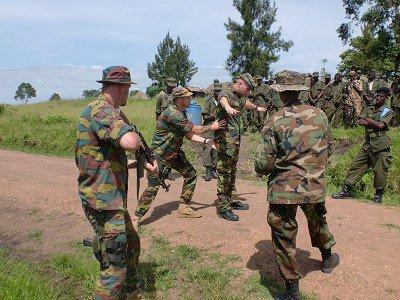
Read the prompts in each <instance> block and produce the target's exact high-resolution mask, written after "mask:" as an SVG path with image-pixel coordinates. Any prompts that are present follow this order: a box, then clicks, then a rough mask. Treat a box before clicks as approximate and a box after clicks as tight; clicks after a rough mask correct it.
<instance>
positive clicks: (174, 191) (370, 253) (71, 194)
mask: <svg viewBox="0 0 400 300" xmlns="http://www.w3.org/2000/svg"><path fill="white" fill-rule="evenodd" d="M76 174H77V172H76V168H75V165H74V162H73V160H70V159H62V158H53V157H45V156H38V155H29V154H24V153H20V152H12V151H5V150H0V208H1V209H0V245H3V246H9V247H13V248H16V249H20V250H24V251H26V252H27V254H29V255H30V256H31V257H33V258H41V257H43V256H44V255H47V254H50V253H53V252H54V251H60V248H62V245H63V244H65V243H71V242H74V241H78V240H80V239H81V238H82V237H83V236H86V235H90V234H91V228H90V227H89V224H88V222H86V220H85V218H84V216H83V213H82V209H81V207H80V201H79V200H78V197H77V191H76ZM132 175H133V173H132ZM133 177H134V176H131V180H130V186H131V195H130V199H135V196H134V195H133V190H134V188H133V187H134V184H135V182H134V179H133ZM142 185H143V184H142ZM180 186H181V180H176V182H173V184H172V188H171V191H170V192H169V193H168V194H167V193H164V192H160V194H159V196H158V197H157V199H156V203H155V204H154V206H153V208H152V209H151V210H150V211H149V213H148V215H147V216H146V218H145V219H144V220H143V224H145V225H144V226H146V227H147V228H151V230H152V231H153V232H154V234H158V233H163V234H165V235H167V236H168V239H169V240H171V241H172V242H174V243H186V244H191V245H194V246H198V247H202V248H205V249H210V250H212V251H218V252H221V253H230V254H236V255H239V256H241V257H242V258H243V260H242V266H243V269H244V270H245V272H247V273H248V274H252V273H255V272H260V273H261V274H267V275H270V276H272V277H275V278H278V279H279V278H280V277H279V274H278V270H277V267H276V264H275V261H274V259H273V253H272V245H271V235H270V231H269V227H268V224H267V222H266V212H267V203H266V200H265V195H266V190H265V188H263V187H258V186H255V185H253V184H251V183H249V182H246V181H239V182H238V185H237V187H238V191H239V193H241V195H242V197H243V198H245V199H246V201H247V203H249V204H250V208H251V209H250V210H249V211H245V212H239V215H240V218H241V220H240V222H235V223H234V222H227V221H224V220H221V219H219V218H217V216H216V213H215V208H214V206H213V203H214V201H215V200H216V184H215V182H212V183H206V182H204V181H203V180H202V179H201V178H199V181H198V186H197V189H196V193H195V196H194V202H195V204H194V207H196V208H198V209H199V210H200V211H201V213H202V214H203V218H201V219H199V220H181V219H177V218H176V217H175V212H174V210H175V209H176V207H177V204H176V202H172V201H174V200H176V199H178V194H179V191H180ZM133 207H134V203H133V201H132V200H131V203H130V210H131V211H132V210H133ZM327 207H328V222H329V226H330V229H331V231H332V233H333V234H334V236H335V238H336V241H337V245H336V246H335V247H334V250H335V251H336V252H338V253H340V255H341V258H342V263H341V265H340V266H339V267H338V268H337V269H336V270H335V271H334V272H333V273H332V274H330V275H325V274H322V273H321V272H320V271H319V264H320V261H319V259H320V256H319V252H318V250H317V249H314V248H312V247H311V245H310V241H309V237H308V232H307V225H306V222H305V218H304V216H303V215H302V213H301V212H299V214H298V221H299V232H298V239H297V246H298V252H297V257H298V261H299V265H300V268H301V271H302V274H303V275H304V278H303V279H302V281H301V287H302V289H303V290H304V291H306V292H308V293H315V294H317V295H318V296H319V297H320V298H321V299H337V298H339V299H398V298H399V297H400V276H399V270H400V229H399V228H400V227H399V226H400V211H399V209H392V208H387V207H383V206H378V205H373V204H364V203H360V202H356V201H350V200H348V201H347V200H346V201H334V200H331V199H328V200H327ZM35 238H36V239H38V238H39V239H40V238H41V239H42V243H36V242H35ZM143 244H144V247H146V245H147V244H148V241H147V240H146V238H145V239H144V241H143Z"/></svg>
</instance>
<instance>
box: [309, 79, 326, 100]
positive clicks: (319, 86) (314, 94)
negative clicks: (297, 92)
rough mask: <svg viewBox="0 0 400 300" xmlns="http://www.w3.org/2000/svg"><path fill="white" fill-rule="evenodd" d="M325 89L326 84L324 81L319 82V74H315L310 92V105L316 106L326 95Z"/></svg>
mask: <svg viewBox="0 0 400 300" xmlns="http://www.w3.org/2000/svg"><path fill="white" fill-rule="evenodd" d="M324 89H325V84H324V82H323V81H321V80H319V73H318V72H314V73H313V75H312V77H311V81H310V89H309V91H308V103H309V104H310V105H312V106H316V105H317V103H318V101H320V99H321V98H322V96H323V94H324Z"/></svg>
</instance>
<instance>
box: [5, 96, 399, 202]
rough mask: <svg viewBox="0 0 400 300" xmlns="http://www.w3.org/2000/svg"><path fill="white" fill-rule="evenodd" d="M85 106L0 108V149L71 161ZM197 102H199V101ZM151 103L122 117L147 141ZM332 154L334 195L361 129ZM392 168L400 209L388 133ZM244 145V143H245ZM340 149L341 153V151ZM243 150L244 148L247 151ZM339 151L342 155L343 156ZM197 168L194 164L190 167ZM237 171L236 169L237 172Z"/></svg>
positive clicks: (388, 198)
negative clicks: (69, 159) (77, 128)
mask: <svg viewBox="0 0 400 300" xmlns="http://www.w3.org/2000/svg"><path fill="white" fill-rule="evenodd" d="M88 103H89V101H88V100H79V99H78V100H71V101H52V102H43V103H38V104H31V105H18V106H0V147H1V148H4V149H12V150H20V151H24V152H29V153H36V154H44V155H52V156H63V157H73V155H74V144H75V131H76V122H77V119H78V116H79V114H80V113H81V111H82V110H83V108H84V107H85V105H87V104H88ZM200 103H203V102H202V101H201V100H200ZM154 107H155V101H154V100H129V101H128V104H127V105H126V107H124V108H123V111H124V113H125V114H126V115H127V117H128V118H129V119H130V120H131V122H132V123H133V124H135V125H136V126H137V128H138V129H139V130H140V131H142V133H143V135H144V136H145V138H146V140H147V141H148V142H149V141H150V140H151V137H152V134H153V132H154V128H155V115H154ZM333 134H334V138H335V143H336V146H337V148H338V149H337V150H338V152H337V154H335V155H334V156H333V157H332V158H331V160H330V165H329V168H328V171H327V182H328V192H329V193H332V192H336V191H337V190H338V189H339V188H340V185H341V184H342V183H343V180H344V176H345V174H346V170H347V169H348V167H349V166H350V163H351V160H352V159H353V158H354V156H355V155H356V153H357V151H358V150H359V148H360V147H361V143H362V141H363V137H364V131H363V129H362V128H361V127H357V128H354V129H344V128H339V129H334V130H333ZM390 136H391V138H392V140H393V147H392V155H393V164H392V167H391V169H390V172H389V176H388V188H387V192H386V194H385V196H384V203H385V204H387V205H400V197H398V193H399V192H400V187H399V180H398V176H397V174H398V173H399V172H400V161H399V158H400V132H399V131H397V130H395V129H392V130H391V132H390ZM245 139H246V141H247V143H248V144H249V146H248V147H249V148H250V149H248V150H249V152H247V151H246V153H250V156H252V155H254V153H255V147H256V144H257V143H258V137H257V135H253V134H247V135H246V137H245ZM246 141H245V142H246ZM343 147H345V148H344V150H343V149H341V148H343ZM185 148H186V151H187V152H188V153H187V156H188V158H189V159H191V160H196V158H197V159H198V157H199V155H197V154H196V153H195V151H194V149H193V147H185ZM246 150H247V149H246ZM342 150H343V151H342ZM194 165H195V166H197V167H199V166H200V165H199V162H197V163H194ZM240 167H245V168H247V169H248V170H246V171H247V172H246V173H247V174H251V175H250V176H248V177H245V178H248V179H255V177H254V175H253V174H254V172H253V167H252V163H251V157H249V161H248V163H245V164H241V165H240V166H239V168H240ZM239 171H240V170H239ZM373 194H374V189H373V174H372V172H370V173H369V174H368V175H366V176H364V178H363V179H362V180H361V182H360V183H359V184H358V185H357V189H356V191H355V194H354V197H356V198H358V199H362V200H363V201H371V199H372V197H373Z"/></svg>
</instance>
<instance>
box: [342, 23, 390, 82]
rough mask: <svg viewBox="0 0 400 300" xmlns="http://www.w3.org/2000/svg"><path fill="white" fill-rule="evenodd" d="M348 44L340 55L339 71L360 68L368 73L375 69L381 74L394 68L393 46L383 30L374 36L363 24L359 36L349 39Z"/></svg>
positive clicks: (346, 71)
mask: <svg viewBox="0 0 400 300" xmlns="http://www.w3.org/2000/svg"><path fill="white" fill-rule="evenodd" d="M350 46H351V48H350V49H348V50H346V51H344V52H343V53H342V54H341V55H340V58H341V59H342V61H341V62H340V64H339V71H340V72H345V73H348V72H349V71H351V70H361V71H362V72H363V73H364V74H368V73H369V72H370V71H371V70H376V71H378V72H379V73H382V74H389V73H391V71H393V70H394V68H395V63H394V60H393V57H394V52H395V49H394V48H395V47H394V44H393V41H392V40H391V37H390V36H388V35H387V34H386V32H385V31H382V32H379V33H378V34H377V35H376V36H375V35H374V34H373V32H372V30H371V29H370V27H369V26H365V27H364V28H362V34H361V35H360V36H358V37H355V38H352V39H351V40H350Z"/></svg>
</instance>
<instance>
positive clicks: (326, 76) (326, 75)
mask: <svg viewBox="0 0 400 300" xmlns="http://www.w3.org/2000/svg"><path fill="white" fill-rule="evenodd" d="M331 77H332V76H331V74H329V73H325V76H324V78H331Z"/></svg>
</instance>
